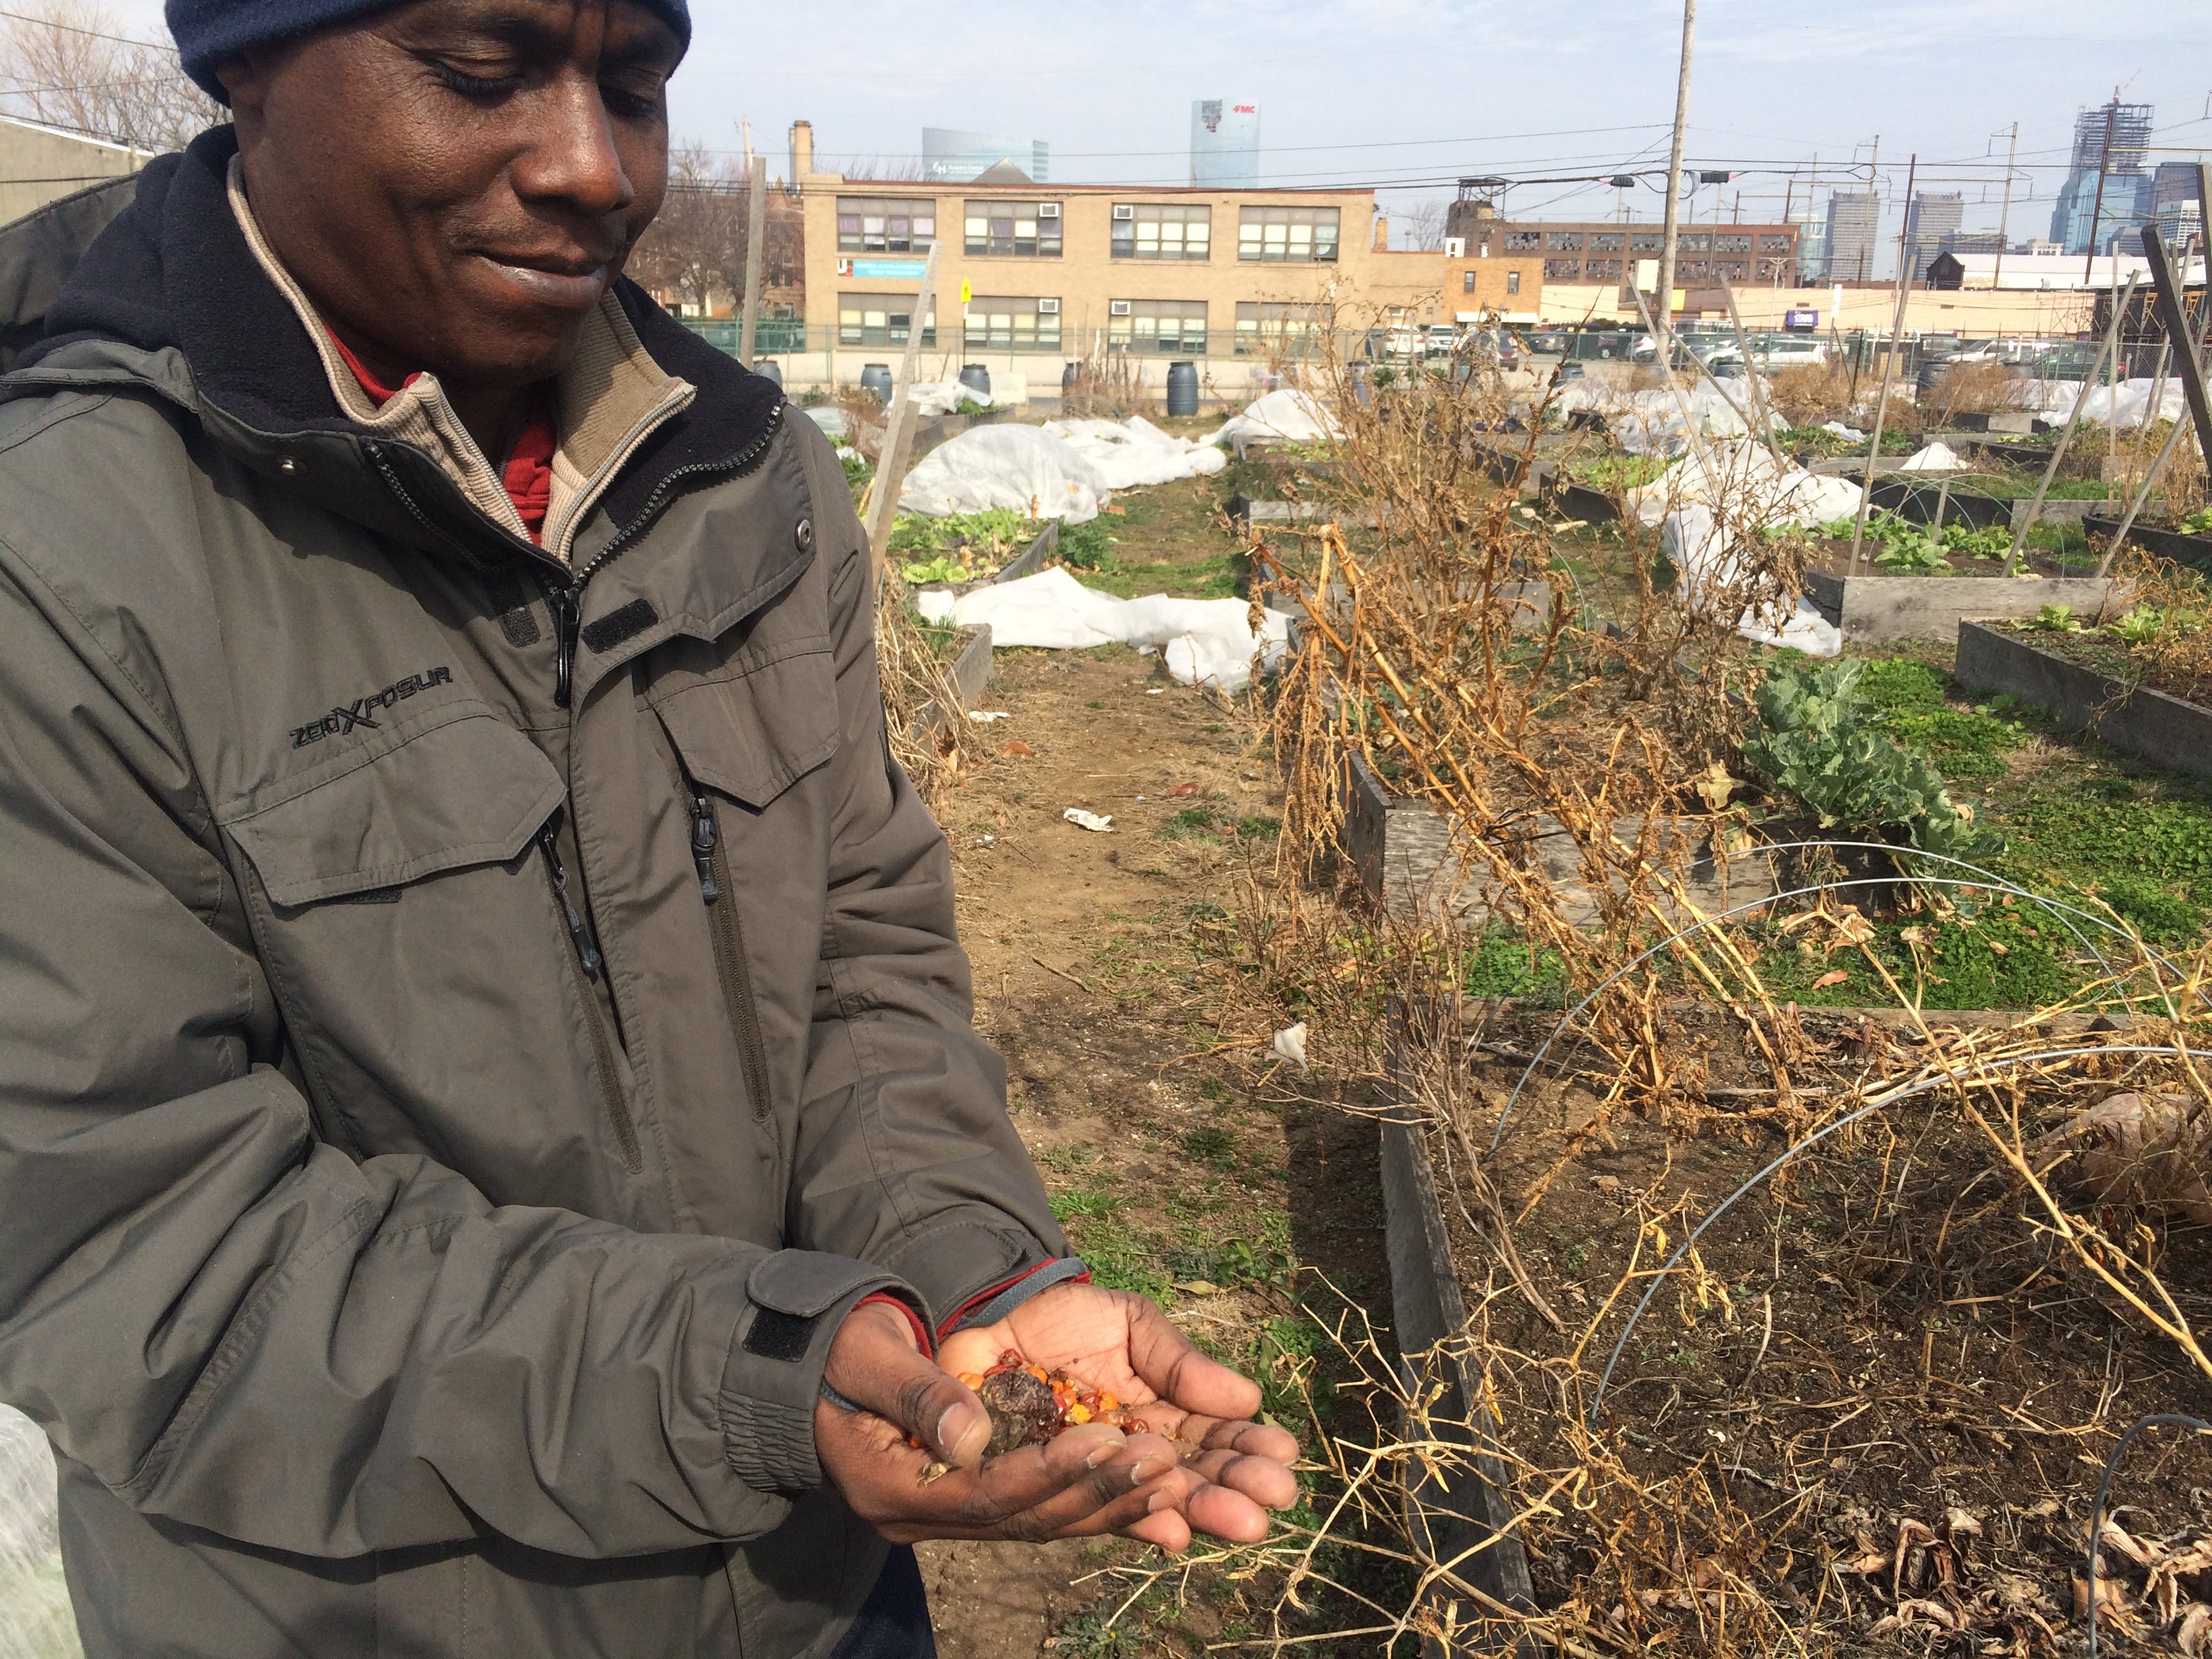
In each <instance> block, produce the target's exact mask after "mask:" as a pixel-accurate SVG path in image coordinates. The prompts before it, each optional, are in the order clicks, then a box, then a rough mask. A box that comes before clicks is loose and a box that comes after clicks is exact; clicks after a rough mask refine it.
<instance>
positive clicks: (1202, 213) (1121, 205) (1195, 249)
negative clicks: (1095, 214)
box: [1113, 202, 1213, 259]
mask: <svg viewBox="0 0 2212 1659" xmlns="http://www.w3.org/2000/svg"><path fill="white" fill-rule="evenodd" d="M1113 251H1114V257H1115V258H1116V259H1203V258H1206V257H1207V255H1209V254H1210V253H1212V252H1213V210H1212V208H1210V207H1183V206H1178V205H1173V204H1167V205H1163V204H1158V203H1153V202H1116V203H1115V204H1114V237H1113Z"/></svg>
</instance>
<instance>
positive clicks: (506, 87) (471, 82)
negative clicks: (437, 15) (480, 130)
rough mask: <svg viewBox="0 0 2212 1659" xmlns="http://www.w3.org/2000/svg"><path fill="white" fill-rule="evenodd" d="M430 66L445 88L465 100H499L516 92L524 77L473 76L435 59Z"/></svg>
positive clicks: (431, 60)
mask: <svg viewBox="0 0 2212 1659" xmlns="http://www.w3.org/2000/svg"><path fill="white" fill-rule="evenodd" d="M428 64H429V70H430V73H431V74H432V75H433V76H435V77H436V78H437V79H438V80H439V81H440V82H441V83H442V84H444V85H445V86H447V87H449V88H452V89H453V91H455V92H458V93H459V94H461V95H462V96H463V97H464V98H497V97H500V96H501V95H503V94H507V93H510V92H513V91H514V90H515V89H516V88H518V87H520V86H521V84H522V77H521V76H519V75H501V76H482V75H471V74H469V73H468V72H467V71H465V70H458V69H455V68H454V67H453V65H452V64H441V63H440V62H438V61H437V60H436V59H435V58H432V59H430V60H428Z"/></svg>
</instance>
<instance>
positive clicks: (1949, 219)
mask: <svg viewBox="0 0 2212 1659" xmlns="http://www.w3.org/2000/svg"><path fill="white" fill-rule="evenodd" d="M1965 217H1966V192H1965V191H1960V190H1953V191H1926V190H1923V191H1916V192H1914V195H1913V197H1912V205H1911V207H1909V208H1907V209H1906V210H1905V258H1907V259H1908V260H1910V261H1911V266H1912V270H1911V278H1910V280H1911V281H1912V282H1915V283H1917V282H1920V281H1921V280H1922V279H1923V278H1924V277H1925V276H1927V275H1928V262H1929V260H1930V259H1932V258H1935V257H1936V254H1937V253H1938V252H1941V251H1942V247H1943V239H1944V238H1945V237H1946V236H1948V235H1949V234H1952V233H1953V232H1954V231H1956V230H1957V229H1958V228H1959V222H1960V220H1961V219H1963V218H1965Z"/></svg>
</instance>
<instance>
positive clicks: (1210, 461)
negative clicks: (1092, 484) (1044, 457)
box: [1044, 416, 1229, 489]
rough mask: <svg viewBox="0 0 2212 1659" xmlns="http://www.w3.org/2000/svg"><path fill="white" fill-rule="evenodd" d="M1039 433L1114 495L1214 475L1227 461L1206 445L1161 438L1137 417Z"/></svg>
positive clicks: (1056, 426)
mask: <svg viewBox="0 0 2212 1659" xmlns="http://www.w3.org/2000/svg"><path fill="white" fill-rule="evenodd" d="M1044 430H1045V431H1046V432H1048V433H1049V434H1051V435H1052V436H1054V437H1055V438H1057V439H1059V440H1060V441H1061V442H1062V443H1065V444H1066V445H1068V446H1069V447H1071V448H1073V450H1074V451H1075V452H1076V453H1078V454H1079V455H1081V456H1082V457H1083V459H1085V460H1086V461H1088V462H1090V463H1091V465H1092V466H1094V467H1096V468H1097V470H1098V473H1099V476H1100V477H1103V478H1104V479H1105V480H1106V483H1107V486H1108V487H1109V489H1137V488H1139V486H1141V485H1144V484H1160V483H1170V482H1172V481H1173V480H1175V479H1176V478H1196V477H1204V476H1206V474H1209V473H1214V472H1218V471H1221V469H1222V468H1223V467H1225V466H1227V465H1229V457H1228V456H1226V455H1225V454H1224V453H1222V452H1221V451H1220V450H1218V449H1216V448H1215V447H1212V445H1211V444H1194V443H1193V442H1191V441H1189V440H1188V438H1178V437H1176V435H1174V434H1173V433H1170V432H1163V431H1161V430H1160V429H1159V428H1158V427H1156V426H1154V425H1153V424H1152V422H1150V421H1147V420H1146V419H1144V418H1143V417H1142V416H1135V417H1133V418H1132V419H1130V420H1127V421H1121V422H1115V421H1047V422H1045V423H1044Z"/></svg>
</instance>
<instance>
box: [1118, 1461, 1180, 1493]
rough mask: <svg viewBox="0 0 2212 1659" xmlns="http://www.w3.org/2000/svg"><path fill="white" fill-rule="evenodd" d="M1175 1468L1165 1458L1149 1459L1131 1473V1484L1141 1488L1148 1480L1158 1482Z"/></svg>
mask: <svg viewBox="0 0 2212 1659" xmlns="http://www.w3.org/2000/svg"><path fill="white" fill-rule="evenodd" d="M1174 1467H1175V1465H1174V1464H1172V1463H1170V1462H1168V1460H1167V1459H1165V1458H1164V1457H1147V1458H1146V1459H1145V1461H1144V1462H1141V1463H1139V1464H1138V1465H1137V1467H1136V1468H1133V1469H1131V1470H1130V1471H1129V1484H1130V1485H1132V1486H1143V1485H1144V1484H1145V1482H1146V1481H1147V1480H1158V1479H1159V1478H1160V1477H1161V1476H1162V1475H1164V1474H1166V1473H1167V1472H1168V1471H1169V1470H1170V1469H1171V1468H1174Z"/></svg>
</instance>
